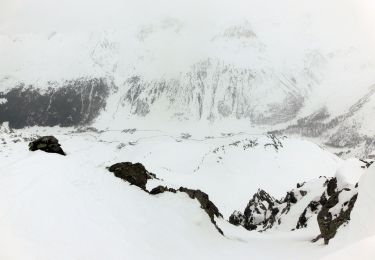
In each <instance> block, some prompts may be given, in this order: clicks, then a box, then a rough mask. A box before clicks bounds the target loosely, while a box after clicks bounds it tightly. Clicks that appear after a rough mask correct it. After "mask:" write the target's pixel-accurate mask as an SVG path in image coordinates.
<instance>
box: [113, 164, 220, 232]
mask: <svg viewBox="0 0 375 260" xmlns="http://www.w3.org/2000/svg"><path fill="white" fill-rule="evenodd" d="M108 170H109V171H110V172H113V173H114V175H115V176H116V177H118V178H121V179H123V180H125V181H127V182H129V183H130V184H132V185H136V186H138V187H139V188H141V189H142V190H144V191H145V192H147V193H149V194H150V195H157V194H161V193H164V192H171V193H177V192H183V193H186V194H187V195H188V196H189V197H190V198H191V199H196V200H197V201H198V202H199V204H200V205H201V208H202V209H203V210H204V211H205V212H206V213H207V215H208V216H209V218H210V220H211V222H212V224H214V225H215V227H216V229H217V230H218V231H219V233H220V234H222V235H224V233H223V231H222V230H221V229H220V228H219V226H218V225H217V224H216V221H215V217H216V218H222V217H223V215H222V214H221V213H220V211H219V209H218V208H217V207H216V206H215V204H214V203H213V202H212V201H211V200H210V198H209V196H208V195H207V194H206V193H204V192H203V191H200V190H192V189H188V188H184V187H180V188H179V189H178V190H176V189H173V188H168V187H167V186H157V187H155V188H153V189H152V190H151V191H148V190H147V189H146V184H147V181H148V180H150V179H157V177H156V175H155V174H153V173H150V172H148V171H147V170H146V168H145V167H144V166H143V165H142V164H141V163H135V164H133V163H130V162H122V163H116V164H114V165H112V166H110V167H109V168H108Z"/></svg>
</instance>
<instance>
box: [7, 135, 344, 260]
mask: <svg viewBox="0 0 375 260" xmlns="http://www.w3.org/2000/svg"><path fill="white" fill-rule="evenodd" d="M4 132H5V131H3V133H4ZM35 133H36V134H39V135H45V134H46V133H54V134H55V135H56V136H57V137H58V139H59V141H60V143H61V144H62V147H63V149H64V151H65V152H66V153H67V156H65V157H64V156H60V155H55V154H47V153H44V152H40V151H37V152H30V151H28V150H27V141H25V140H28V139H27V138H30V137H32V136H33V134H35ZM23 138H26V139H23ZM249 140H253V141H254V140H257V143H258V145H254V143H252V145H250V142H249ZM13 141H15V142H13ZM2 142H3V146H2V148H1V151H0V160H1V166H0V212H1V217H0V231H1V232H0V242H1V244H2V245H3V246H2V247H1V250H0V258H1V259H104V258H105V259H124V258H126V259H127V258H131V259H151V258H152V259H192V258H193V259H210V258H216V259H229V258H233V257H235V258H236V259H248V257H249V255H251V256H252V257H254V258H256V259H274V258H275V257H277V258H278V259H288V260H290V259H301V258H302V259H317V258H319V257H321V256H324V255H326V254H328V253H331V252H334V251H335V250H338V249H340V248H342V246H343V245H344V244H343V243H338V244H335V245H333V246H330V247H322V246H321V244H312V243H310V240H311V239H312V238H314V237H315V236H316V235H317V234H318V232H319V231H318V227H317V223H313V224H312V225H310V226H309V228H308V229H303V230H299V231H295V232H291V231H289V230H290V229H289V230H287V231H272V230H271V231H268V232H265V233H257V232H249V231H246V230H244V229H243V228H240V227H235V226H232V225H230V224H228V223H227V222H226V221H225V220H224V219H228V217H229V214H230V213H232V211H233V210H238V209H242V208H244V206H245V205H246V203H247V202H248V200H249V199H250V198H251V196H252V195H253V193H254V192H256V191H257V189H258V188H260V187H261V188H266V189H268V191H269V192H270V193H271V194H275V195H277V196H282V195H285V194H283V192H285V191H287V190H290V189H291V188H293V187H294V186H295V184H296V183H297V182H302V181H308V180H312V179H315V178H317V177H318V176H320V175H326V176H333V175H334V174H335V172H336V170H337V168H339V167H340V165H341V163H342V161H341V160H340V159H339V158H337V157H336V156H334V155H332V154H330V153H328V152H326V151H324V150H322V149H320V148H319V147H318V146H316V145H314V144H312V143H309V142H307V141H299V140H295V139H287V138H286V139H282V140H281V142H282V144H283V147H278V150H276V149H275V147H274V146H269V145H267V144H269V143H272V142H271V138H269V137H265V136H254V135H247V134H237V135H225V136H214V137H210V138H207V139H204V138H203V139H194V136H192V137H190V138H189V137H188V136H186V135H183V137H181V136H176V135H169V134H167V133H163V132H156V131H139V130H138V131H135V130H126V131H122V132H120V131H119V132H113V131H112V132H103V133H96V132H90V131H88V132H83V133H80V132H77V131H76V130H73V129H72V131H70V132H69V133H67V130H66V129H65V130H64V129H50V128H49V129H38V128H35V129H28V130H23V131H22V133H21V131H16V132H13V133H8V134H5V133H4V134H2ZM251 146H252V147H251ZM120 161H131V162H141V163H143V164H144V165H145V166H146V168H147V169H148V170H150V171H152V172H153V173H155V174H156V175H157V176H158V177H159V178H160V180H154V181H152V182H149V183H148V188H152V187H153V186H156V185H159V184H162V185H168V186H169V187H179V186H185V187H188V188H200V189H202V190H203V191H205V192H206V193H208V194H209V196H210V199H211V200H212V201H213V202H214V203H215V204H216V205H217V206H218V208H219V210H220V211H222V213H223V214H224V219H218V220H217V221H218V225H219V227H220V228H222V229H223V231H224V234H225V237H224V236H221V235H220V234H219V233H218V232H217V230H216V229H215V227H214V226H213V225H212V223H211V222H210V219H209V218H208V216H207V215H206V214H205V213H204V211H203V210H202V209H201V208H200V206H199V204H198V202H197V201H195V200H191V199H190V198H188V196H187V195H185V194H172V193H167V194H161V195H157V196H150V195H148V194H147V193H145V192H144V191H142V190H140V189H139V188H137V187H135V186H130V185H129V184H128V183H126V182H124V181H122V180H121V179H118V178H115V177H114V176H113V175H112V174H111V173H109V172H108V171H107V170H106V168H105V167H107V166H110V165H111V164H113V163H116V162H120ZM270 248H272V250H269V249H270Z"/></svg>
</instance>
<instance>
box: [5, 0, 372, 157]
mask: <svg viewBox="0 0 375 260" xmlns="http://www.w3.org/2000/svg"><path fill="white" fill-rule="evenodd" d="M2 6H3V7H4V8H1V9H2V10H4V11H2V12H3V15H2V18H1V20H0V22H1V23H0V52H1V53H0V55H1V57H2V59H1V61H0V90H1V92H0V100H1V102H0V121H1V122H5V121H9V122H10V125H11V126H12V127H25V126H33V125H42V126H53V125H61V126H77V125H87V124H94V125H95V126H96V127H98V128H106V127H107V126H108V125H116V126H118V127H121V126H124V125H127V124H128V123H129V122H132V123H133V122H136V121H142V120H143V119H144V118H147V119H148V120H150V121H153V122H157V123H158V124H159V125H164V124H165V123H167V122H171V121H172V122H174V121H175V122H182V123H183V122H185V123H186V122H195V121H199V122H205V124H207V125H210V124H213V123H215V122H226V121H228V122H232V121H233V120H234V121H238V122H243V123H241V125H245V127H246V128H247V127H248V128H249V129H252V128H257V127H262V129H266V130H268V131H274V130H280V131H281V132H282V133H288V134H297V135H302V136H305V137H309V138H319V140H318V142H319V143H322V144H329V145H330V146H332V147H337V148H339V149H340V151H341V150H342V149H343V150H345V153H346V152H348V153H350V154H353V153H354V154H361V155H366V156H367V155H368V154H369V153H370V150H372V143H371V142H370V141H369V139H370V137H372V135H373V134H372V132H373V130H374V128H375V126H374V125H373V124H372V123H371V122H368V121H366V120H365V118H366V116H368V115H369V114H371V113H372V110H373V109H374V103H373V101H372V99H373V89H374V87H373V84H374V83H375V80H374V76H373V73H372V71H373V69H374V64H375V63H374V62H375V53H374V51H373V48H371V46H373V43H374V39H375V38H374V37H373V35H375V29H374V28H372V27H371V25H369V24H370V23H369V19H371V17H370V13H369V11H368V9H369V7H370V6H371V4H370V2H369V1H367V0H362V1H330V2H329V3H327V2H325V1H315V2H314V3H310V2H309V1H295V0H287V1H271V2H264V1H257V0H252V1H242V0H237V1H234V2H232V1H231V2H230V3H229V2H226V1H220V2H217V1H216V2H215V1H182V0H180V1H174V2H173V3H171V2H170V1H153V2H152V3H149V2H148V1H137V3H134V2H132V1H116V0H111V1H109V2H106V3H103V2H101V1H79V2H75V1H64V2H63V3H60V2H54V1H42V0H39V1H34V2H33V3H28V2H26V1H21V0H19V1H5V2H4V1H3V2H2ZM5 10H6V11H5ZM208 14H210V15H208ZM95 82H100V83H99V85H100V88H98V87H97V85H98V84H97V83H95ZM20 102H21V103H23V104H24V105H23V106H19V105H17V104H20ZM10 114H12V115H15V114H16V115H17V117H9V115H10ZM7 115H8V116H7ZM46 115H48V116H46ZM285 129H287V130H286V131H285ZM338 136H339V139H340V140H337V139H338ZM353 150H355V151H353Z"/></svg>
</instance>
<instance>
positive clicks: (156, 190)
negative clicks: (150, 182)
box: [149, 186, 177, 195]
mask: <svg viewBox="0 0 375 260" xmlns="http://www.w3.org/2000/svg"><path fill="white" fill-rule="evenodd" d="M164 192H173V193H176V192H177V191H176V190H175V189H172V188H168V187H167V186H157V187H155V188H153V189H152V190H151V191H150V192H149V193H150V194H151V195H157V194H161V193H164Z"/></svg>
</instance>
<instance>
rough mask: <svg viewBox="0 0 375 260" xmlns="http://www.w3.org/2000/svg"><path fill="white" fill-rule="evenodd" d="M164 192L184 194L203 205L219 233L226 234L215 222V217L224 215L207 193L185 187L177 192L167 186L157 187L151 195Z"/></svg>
mask: <svg viewBox="0 0 375 260" xmlns="http://www.w3.org/2000/svg"><path fill="white" fill-rule="evenodd" d="M164 192H172V193H177V192H183V193H186V194H187V195H188V196H189V197H190V198H191V199H196V200H197V201H198V202H199V204H200V205H201V208H202V209H203V210H204V211H205V212H206V213H207V215H208V216H209V218H210V220H211V223H212V224H214V226H215V227H216V229H217V231H219V233H220V234H222V235H224V232H223V231H222V230H221V229H220V228H219V226H218V225H217V223H216V220H215V217H216V218H222V217H223V215H222V214H221V213H220V211H219V209H218V208H217V207H216V205H215V204H214V203H213V202H212V201H211V200H210V198H209V196H208V195H207V193H205V192H203V191H201V190H193V189H188V188H184V187H180V188H179V189H178V190H175V189H172V188H168V187H166V186H157V187H156V188H154V189H152V190H151V191H150V192H149V193H150V194H151V195H157V194H161V193H164Z"/></svg>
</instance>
